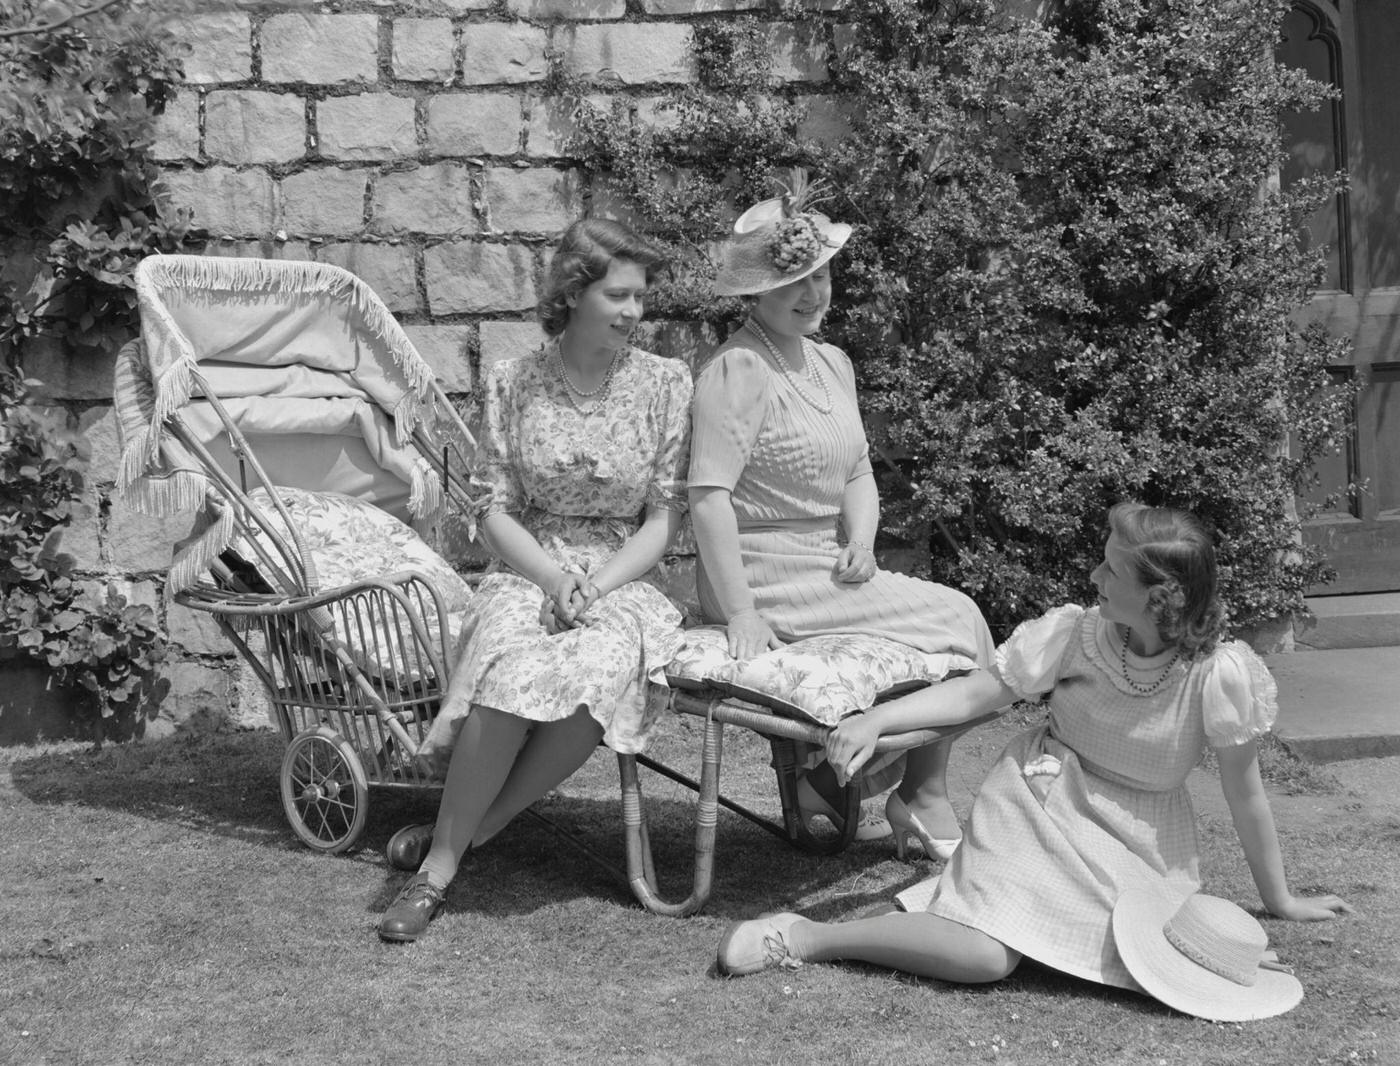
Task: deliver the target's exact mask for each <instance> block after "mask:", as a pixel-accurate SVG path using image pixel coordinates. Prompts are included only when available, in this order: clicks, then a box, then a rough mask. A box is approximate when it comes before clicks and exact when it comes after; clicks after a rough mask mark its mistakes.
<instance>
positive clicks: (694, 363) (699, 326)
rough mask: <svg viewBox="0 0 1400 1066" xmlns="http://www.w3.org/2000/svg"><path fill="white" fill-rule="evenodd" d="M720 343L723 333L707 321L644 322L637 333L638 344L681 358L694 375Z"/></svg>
mask: <svg viewBox="0 0 1400 1066" xmlns="http://www.w3.org/2000/svg"><path fill="white" fill-rule="evenodd" d="M719 342H720V337H719V334H717V333H716V332H715V330H714V327H713V326H711V325H709V324H708V323H705V322H673V321H643V322H642V323H641V325H640V326H638V327H637V333H636V343H637V346H638V347H640V348H644V349H645V350H647V351H649V352H656V354H658V355H664V356H666V357H667V358H669V359H679V360H680V361H681V362H683V363H685V364H686V365H687V366H688V367H690V370H691V373H692V374H698V373H699V372H700V368H701V367H703V366H704V365H705V363H707V362H708V361H709V358H710V356H711V355H713V354H714V351H715V349H716V348H717V347H719Z"/></svg>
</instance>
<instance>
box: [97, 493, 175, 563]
mask: <svg viewBox="0 0 1400 1066" xmlns="http://www.w3.org/2000/svg"><path fill="white" fill-rule="evenodd" d="M193 524H194V516H193V514H192V513H191V514H174V515H146V514H141V513H140V512H139V511H133V510H132V509H131V508H130V507H128V506H126V505H125V504H123V503H122V502H121V501H119V500H116V501H113V503H112V509H111V511H110V512H109V513H108V515H107V532H106V536H105V538H104V543H103V546H102V560H103V562H104V563H106V564H107V565H109V566H112V567H115V568H116V569H118V570H125V571H128V572H135V571H149V570H156V571H160V572H161V573H164V572H165V571H167V570H169V569H170V560H171V557H172V548H173V547H174V544H175V542H176V541H177V540H183V539H184V537H185V536H186V534H188V533H189V531H190V527H191V526H192V525H193Z"/></svg>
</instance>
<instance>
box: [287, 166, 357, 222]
mask: <svg viewBox="0 0 1400 1066" xmlns="http://www.w3.org/2000/svg"><path fill="white" fill-rule="evenodd" d="M367 182H368V178H367V176H366V174H365V172H364V171H363V170H342V169H341V168H339V167H319V168H317V169H315V170H303V171H301V172H300V173H298V174H289V175H287V176H286V177H285V178H283V179H282V183H281V184H282V225H283V226H285V227H286V229H287V230H288V231H289V232H291V233H304V234H308V235H311V234H315V235H326V236H336V237H345V236H349V235H350V234H352V233H359V232H361V231H362V230H363V229H364V215H365V186H366V184H367Z"/></svg>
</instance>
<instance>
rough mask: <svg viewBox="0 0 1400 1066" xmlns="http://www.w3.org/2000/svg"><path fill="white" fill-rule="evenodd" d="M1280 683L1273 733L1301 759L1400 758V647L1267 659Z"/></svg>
mask: <svg viewBox="0 0 1400 1066" xmlns="http://www.w3.org/2000/svg"><path fill="white" fill-rule="evenodd" d="M1264 661H1265V662H1267V663H1268V665H1269V669H1270V671H1271V672H1272V673H1273V675H1274V678H1275V680H1277V682H1278V702H1279V715H1278V721H1277V723H1276V724H1275V727H1274V732H1275V734H1276V735H1277V736H1278V738H1279V739H1280V740H1281V741H1283V743H1284V744H1285V745H1286V746H1287V747H1288V748H1289V750H1290V751H1292V752H1293V753H1294V754H1295V755H1297V756H1298V757H1299V758H1301V759H1306V760H1307V761H1309V762H1333V761H1335V760H1338V759H1362V758H1370V757H1375V756H1383V755H1400V647H1395V646H1392V647H1363V648H1336V649H1331V650H1326V651H1313V650H1308V649H1300V650H1298V651H1294V652H1287V653H1282V654H1278V655H1267V656H1265V657H1264Z"/></svg>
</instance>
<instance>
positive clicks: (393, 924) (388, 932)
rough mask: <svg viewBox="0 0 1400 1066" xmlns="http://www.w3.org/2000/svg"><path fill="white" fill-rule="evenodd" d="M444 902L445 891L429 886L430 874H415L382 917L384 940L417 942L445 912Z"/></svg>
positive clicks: (380, 933)
mask: <svg viewBox="0 0 1400 1066" xmlns="http://www.w3.org/2000/svg"><path fill="white" fill-rule="evenodd" d="M444 900H445V894H444V892H443V890H442V889H440V888H437V887H435V886H434V885H433V884H432V883H431V882H429V880H428V875H427V874H415V875H414V876H413V877H411V878H410V879H409V882H408V884H406V885H404V886H403V891H401V892H400V893H399V894H398V896H397V897H395V899H394V902H393V903H391V904H389V909H388V910H386V911H385V912H384V913H383V914H382V915H380V917H379V936H380V939H382V940H393V941H396V942H399V943H406V942H409V941H413V940H417V939H418V938H419V937H420V936H422V935H423V934H424V933H426V932H427V931H428V923H429V922H431V921H432V920H433V918H434V917H436V915H437V913H438V911H440V910H442V905H443V902H444Z"/></svg>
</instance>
